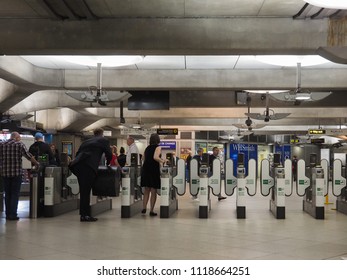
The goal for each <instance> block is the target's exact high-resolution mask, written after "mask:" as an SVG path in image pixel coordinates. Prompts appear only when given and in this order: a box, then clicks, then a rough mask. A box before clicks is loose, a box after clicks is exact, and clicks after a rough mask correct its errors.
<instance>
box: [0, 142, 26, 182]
mask: <svg viewBox="0 0 347 280" xmlns="http://www.w3.org/2000/svg"><path fill="white" fill-rule="evenodd" d="M23 156H24V157H26V158H27V159H28V160H30V159H31V157H32V155H31V154H30V153H29V152H28V149H27V148H26V147H25V145H24V144H23V143H22V142H21V141H16V140H14V139H10V140H8V141H5V142H2V143H0V171H1V172H0V173H1V176H3V177H14V176H20V175H22V157H23Z"/></svg>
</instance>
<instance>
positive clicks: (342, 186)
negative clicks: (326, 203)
mask: <svg viewBox="0 0 347 280" xmlns="http://www.w3.org/2000/svg"><path fill="white" fill-rule="evenodd" d="M342 169H343V167H342V162H341V160H339V159H335V160H334V165H333V189H332V192H333V195H334V196H336V197H337V198H336V210H337V211H339V212H341V213H343V214H347V183H346V177H344V176H343V175H342ZM344 169H345V172H346V167H344ZM345 176H346V174H345Z"/></svg>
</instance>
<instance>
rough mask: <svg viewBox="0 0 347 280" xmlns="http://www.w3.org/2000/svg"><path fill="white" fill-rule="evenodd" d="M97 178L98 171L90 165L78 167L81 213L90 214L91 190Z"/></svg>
mask: <svg viewBox="0 0 347 280" xmlns="http://www.w3.org/2000/svg"><path fill="white" fill-rule="evenodd" d="M95 179H96V173H95V172H94V170H93V169H92V168H90V167H89V166H78V167H77V180H78V184H79V186H80V215H81V216H90V191H91V190H92V186H93V184H94V182H95Z"/></svg>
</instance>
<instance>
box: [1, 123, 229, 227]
mask: <svg viewBox="0 0 347 280" xmlns="http://www.w3.org/2000/svg"><path fill="white" fill-rule="evenodd" d="M34 138H35V142H34V143H33V144H32V145H31V146H30V147H29V149H27V148H26V146H25V145H24V144H23V143H22V142H21V141H20V140H21V138H20V134H19V133H18V132H12V133H11V137H10V139H9V140H8V141H5V142H2V143H1V144H0V167H1V177H2V182H3V186H4V191H5V207H6V219H8V220H19V218H18V215H17V207H18V200H19V194H20V187H21V181H22V157H23V156H24V157H25V158H27V159H28V160H30V161H31V162H32V164H33V166H36V167H38V166H39V165H40V164H44V165H51V166H52V165H53V166H59V165H60V163H61V162H60V157H59V152H58V149H57V148H56V146H55V144H50V145H49V144H47V143H45V142H44V135H43V134H42V133H41V132H37V133H36V134H35V136H34ZM159 143H160V137H159V135H158V134H152V135H151V136H150V139H149V145H148V146H147V147H146V149H145V151H144V154H143V156H142V155H140V153H139V149H138V147H137V146H136V144H135V139H134V138H133V137H128V138H127V146H128V148H127V152H125V149H124V147H121V148H120V149H119V154H118V148H117V146H115V145H110V142H109V140H108V139H107V138H106V137H104V131H103V129H101V128H98V129H95V130H94V137H92V138H90V139H87V140H85V141H84V142H83V143H82V144H81V146H80V147H79V149H78V151H77V153H76V156H75V158H74V159H73V160H72V161H71V162H70V165H69V167H70V170H71V171H72V172H73V173H74V174H75V175H76V176H77V180H78V184H79V186H80V221H81V222H95V221H97V218H95V217H92V216H91V212H90V192H91V189H92V186H93V184H94V182H95V180H96V177H97V171H98V167H99V165H100V164H101V163H102V162H103V163H105V164H106V165H108V166H115V167H119V168H122V167H124V166H130V165H131V154H138V157H137V158H138V164H139V165H141V166H142V167H141V187H142V188H143V189H144V196H143V209H142V214H146V213H147V205H148V202H149V204H150V205H149V215H150V216H157V213H156V212H155V211H154V208H155V204H156V200H157V190H158V189H160V166H161V165H162V164H165V163H166V162H167V160H166V158H163V157H162V150H161V147H160V146H159ZM202 154H203V149H201V148H199V149H198V150H197V154H196V155H194V156H193V157H192V155H191V153H190V154H189V156H188V157H187V159H186V170H187V173H186V175H187V179H188V180H189V173H190V172H189V170H190V161H191V159H192V158H194V159H196V160H197V161H198V164H199V165H200V163H201V160H202ZM218 155H219V149H218V148H217V147H214V148H213V153H212V154H211V155H210V158H209V161H210V169H211V171H212V169H213V165H212V162H213V160H214V159H215V158H218ZM141 156H142V157H141ZM175 158H176V159H177V157H176V156H175ZM222 199H225V197H223V196H221V195H220V196H218V200H222Z"/></svg>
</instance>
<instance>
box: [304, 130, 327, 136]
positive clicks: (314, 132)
mask: <svg viewBox="0 0 347 280" xmlns="http://www.w3.org/2000/svg"><path fill="white" fill-rule="evenodd" d="M308 134H310V135H323V134H326V131H325V129H309V130H308Z"/></svg>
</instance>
